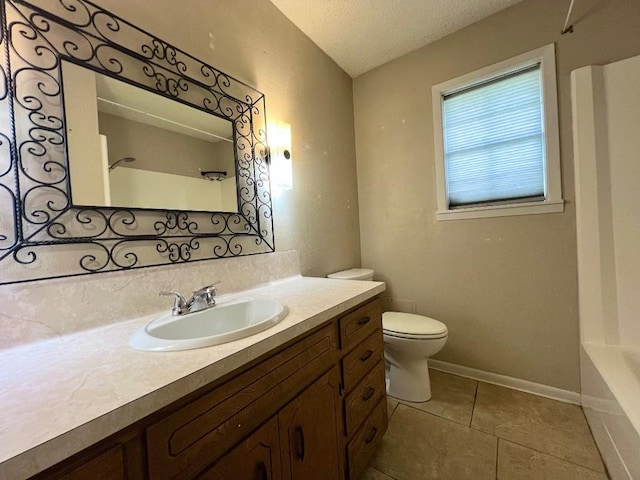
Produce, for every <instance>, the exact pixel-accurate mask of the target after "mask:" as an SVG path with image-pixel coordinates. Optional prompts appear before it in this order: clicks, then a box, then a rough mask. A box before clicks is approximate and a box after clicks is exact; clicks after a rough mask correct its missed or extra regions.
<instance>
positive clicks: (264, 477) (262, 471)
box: [257, 462, 269, 480]
mask: <svg viewBox="0 0 640 480" xmlns="http://www.w3.org/2000/svg"><path fill="white" fill-rule="evenodd" d="M257 470H258V475H259V477H258V478H259V480H269V472H268V471H267V466H266V465H265V463H264V462H260V463H258V466H257Z"/></svg>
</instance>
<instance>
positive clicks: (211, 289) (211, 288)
mask: <svg viewBox="0 0 640 480" xmlns="http://www.w3.org/2000/svg"><path fill="white" fill-rule="evenodd" d="M221 283H222V280H218V281H217V282H213V283H212V284H211V285H207V286H206V287H202V288H200V289H198V290H196V291H195V292H193V298H196V297H201V296H204V295H211V296H212V297H213V296H215V294H216V293H217V290H216V285H219V284H221Z"/></svg>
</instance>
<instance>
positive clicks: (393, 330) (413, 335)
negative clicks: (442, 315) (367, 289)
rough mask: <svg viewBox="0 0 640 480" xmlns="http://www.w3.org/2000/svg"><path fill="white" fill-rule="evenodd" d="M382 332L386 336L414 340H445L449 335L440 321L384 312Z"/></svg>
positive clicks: (419, 316)
mask: <svg viewBox="0 0 640 480" xmlns="http://www.w3.org/2000/svg"><path fill="white" fill-rule="evenodd" d="M382 330H383V333H384V334H385V335H389V336H391V337H397V338H406V339H412V340H433V339H437V338H444V337H446V336H447V335H448V333H449V332H448V330H447V326H446V325H445V324H444V323H442V322H440V321H438V320H435V319H433V318H429V317H425V316H422V315H415V314H412V313H402V312H384V313H383V314H382Z"/></svg>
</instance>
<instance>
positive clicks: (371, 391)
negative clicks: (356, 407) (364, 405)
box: [362, 387, 376, 402]
mask: <svg viewBox="0 0 640 480" xmlns="http://www.w3.org/2000/svg"><path fill="white" fill-rule="evenodd" d="M374 393H376V389H375V388H373V387H369V390H367V393H365V394H364V396H363V397H362V400H363V401H365V402H366V401H367V400H369V399H370V398H371V397H373V394H374Z"/></svg>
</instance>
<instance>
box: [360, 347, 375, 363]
mask: <svg viewBox="0 0 640 480" xmlns="http://www.w3.org/2000/svg"><path fill="white" fill-rule="evenodd" d="M371 355H373V350H367V351H366V352H364V353H363V354H362V355H360V361H361V362H366V361H367V360H369V358H370V357H371Z"/></svg>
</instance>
